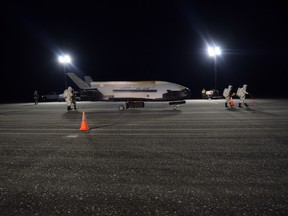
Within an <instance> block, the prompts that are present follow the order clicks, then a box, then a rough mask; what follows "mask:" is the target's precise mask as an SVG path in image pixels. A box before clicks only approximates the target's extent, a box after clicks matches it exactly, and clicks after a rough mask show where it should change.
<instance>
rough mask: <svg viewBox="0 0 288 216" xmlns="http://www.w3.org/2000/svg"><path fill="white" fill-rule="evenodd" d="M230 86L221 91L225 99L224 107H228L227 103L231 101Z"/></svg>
mask: <svg viewBox="0 0 288 216" xmlns="http://www.w3.org/2000/svg"><path fill="white" fill-rule="evenodd" d="M231 90H232V85H229V86H228V88H225V89H224V91H223V96H224V98H225V100H226V101H225V107H228V102H229V101H230V100H231V97H232V92H231Z"/></svg>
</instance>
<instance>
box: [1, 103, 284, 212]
mask: <svg viewBox="0 0 288 216" xmlns="http://www.w3.org/2000/svg"><path fill="white" fill-rule="evenodd" d="M249 103H251V106H250V108H242V109H240V108H238V107H237V106H236V107H235V108H228V109H226V108H225V107H224V100H189V101H187V104H185V105H183V106H181V107H180V108H179V109H178V110H173V109H172V108H171V107H170V106H169V105H167V104H164V105H163V104H162V103H151V102H150V103H146V104H145V108H144V109H128V110H125V111H122V112H121V111H118V105H119V104H120V103H119V102H117V103H116V102H78V110H72V111H67V110H66V104H65V103H64V102H62V103H61V102H55V103H39V104H38V105H36V106H35V105H34V104H33V103H21V104H17V103H16V104H0V139H1V144H0V165H1V166H0V170H1V176H0V212H1V215H288V154H287V153H288V109H287V107H288V100H280V99H279V100H278V99H277V100H276V99H275V100H274V99H269V100H268V99H267V100H266V99H261V100H258V101H249ZM236 105H237V101H236ZM83 111H85V113H86V118H87V123H88V126H89V127H90V130H89V131H80V130H79V128H80V124H81V121H82V120H81V119H82V112H83Z"/></svg>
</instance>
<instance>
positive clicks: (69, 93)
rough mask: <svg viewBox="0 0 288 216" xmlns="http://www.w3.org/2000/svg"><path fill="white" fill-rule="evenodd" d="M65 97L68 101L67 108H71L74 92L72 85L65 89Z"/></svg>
mask: <svg viewBox="0 0 288 216" xmlns="http://www.w3.org/2000/svg"><path fill="white" fill-rule="evenodd" d="M63 97H64V98H65V101H66V103H67V110H71V104H72V97H73V93H72V88H71V87H70V86H69V87H68V89H65V91H64V93H63Z"/></svg>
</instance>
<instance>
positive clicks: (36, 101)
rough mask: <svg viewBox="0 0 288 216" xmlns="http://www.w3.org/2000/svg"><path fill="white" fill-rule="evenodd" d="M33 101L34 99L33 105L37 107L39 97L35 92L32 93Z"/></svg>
mask: <svg viewBox="0 0 288 216" xmlns="http://www.w3.org/2000/svg"><path fill="white" fill-rule="evenodd" d="M33 99H34V103H35V105H37V104H38V99H39V95H38V92H37V91H36V90H35V91H34V95H33Z"/></svg>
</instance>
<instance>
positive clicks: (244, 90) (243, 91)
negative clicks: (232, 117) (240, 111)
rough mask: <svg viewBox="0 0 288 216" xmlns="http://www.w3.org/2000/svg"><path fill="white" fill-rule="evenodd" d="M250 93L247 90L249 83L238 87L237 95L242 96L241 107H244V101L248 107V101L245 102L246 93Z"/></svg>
mask: <svg viewBox="0 0 288 216" xmlns="http://www.w3.org/2000/svg"><path fill="white" fill-rule="evenodd" d="M247 94H249V93H248V92H247V85H246V84H244V85H243V87H242V88H238V90H237V96H238V97H239V98H240V102H239V108H242V103H243V104H244V105H245V106H246V107H248V106H249V105H248V104H247V103H245V98H246V95H247Z"/></svg>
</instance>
